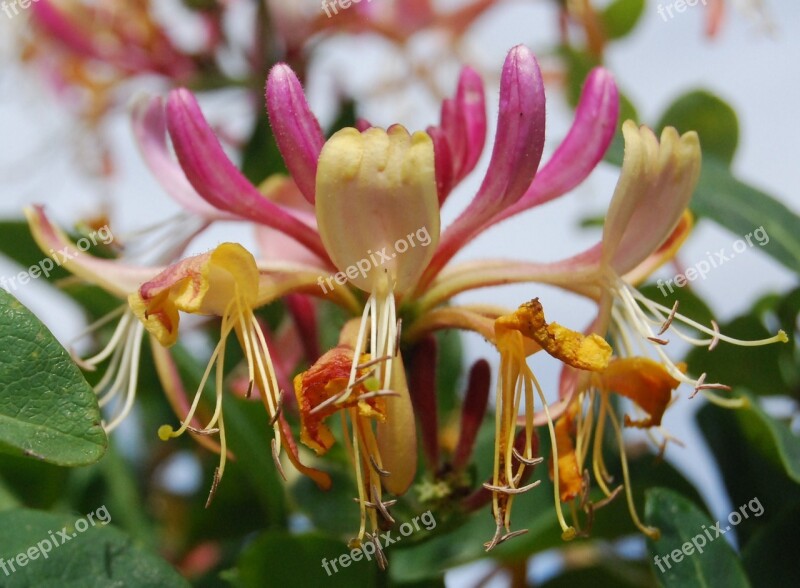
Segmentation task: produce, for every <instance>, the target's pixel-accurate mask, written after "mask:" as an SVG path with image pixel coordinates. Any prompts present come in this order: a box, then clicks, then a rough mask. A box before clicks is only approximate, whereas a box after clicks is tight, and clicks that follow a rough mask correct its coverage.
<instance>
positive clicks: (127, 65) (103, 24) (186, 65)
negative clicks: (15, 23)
mask: <svg viewBox="0 0 800 588" xmlns="http://www.w3.org/2000/svg"><path fill="white" fill-rule="evenodd" d="M30 10H31V17H32V18H31V23H32V27H31V28H32V31H31V33H30V34H31V35H32V38H31V39H30V40H28V49H27V51H26V58H27V59H29V60H36V61H37V62H39V63H40V64H41V65H42V66H43V67H44V68H45V69H46V70H48V71H49V72H51V75H52V76H53V77H54V81H55V82H56V83H55V85H56V87H57V88H59V87H63V88H66V89H70V90H72V93H71V95H72V98H73V99H74V97H75V95H76V94H77V95H78V96H79V97H80V99H81V100H82V101H83V103H82V104H80V105H79V108H80V109H81V111H82V114H83V115H84V116H85V117H86V118H87V120H88V122H90V123H91V124H96V123H97V122H99V121H100V119H101V118H102V116H103V115H104V114H105V113H106V112H107V110H108V109H109V108H110V107H112V106H113V105H114V103H115V102H116V101H117V100H118V99H117V98H116V97H115V96H114V91H115V89H116V88H117V87H119V86H120V85H121V84H122V83H124V82H125V81H127V80H129V79H131V78H133V77H136V76H140V75H143V74H155V75H158V76H162V77H164V78H167V79H171V80H176V81H178V82H184V83H185V82H186V81H187V80H188V79H189V78H190V77H191V76H193V75H194V73H195V72H196V71H197V68H198V66H197V64H196V63H195V61H194V59H193V57H192V56H190V55H186V54H185V53H184V52H182V51H181V50H179V49H178V48H177V47H176V45H175V44H174V43H173V41H172V40H171V39H170V37H169V35H168V34H167V33H166V32H165V30H164V29H163V27H162V26H161V25H160V24H158V22H157V19H156V18H155V16H154V14H153V13H152V7H151V3H150V2H138V1H132V0H123V1H121V2H118V3H115V4H113V5H111V4H103V3H100V4H98V3H87V2H82V1H80V0H64V1H55V0H39V1H38V2H36V3H34V4H33V5H32V6H31V8H30ZM76 90H78V91H77V92H76Z"/></svg>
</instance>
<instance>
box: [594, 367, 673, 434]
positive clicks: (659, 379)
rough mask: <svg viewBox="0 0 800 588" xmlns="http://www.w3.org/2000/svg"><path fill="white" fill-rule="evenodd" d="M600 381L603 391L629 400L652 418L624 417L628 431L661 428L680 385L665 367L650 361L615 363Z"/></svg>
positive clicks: (603, 373)
mask: <svg viewBox="0 0 800 588" xmlns="http://www.w3.org/2000/svg"><path fill="white" fill-rule="evenodd" d="M598 378H599V381H600V387H601V388H602V389H603V390H607V391H609V392H616V393H617V394H620V395H621V396H624V397H625V398H630V399H631V400H633V401H634V402H635V403H636V404H638V405H639V406H640V407H641V408H642V410H644V411H645V412H646V413H647V414H648V415H650V416H649V417H648V418H645V419H642V420H639V421H632V420H631V419H630V417H628V415H625V426H626V427H638V428H640V429H644V428H647V427H654V426H655V427H657V426H659V425H660V424H661V417H662V416H663V415H664V411H665V410H666V409H667V405H668V404H669V401H670V399H671V398H672V391H673V390H674V389H675V388H677V387H678V385H679V384H680V382H679V381H678V380H676V379H675V378H673V377H672V376H671V375H670V374H669V372H667V370H666V368H664V366H663V365H661V364H660V363H658V362H657V361H653V360H652V359H649V358H647V357H628V358H622V359H614V360H612V361H611V362H610V363H609V364H608V367H607V368H606V369H605V370H604V371H603V372H602V373H601V374H599V375H598Z"/></svg>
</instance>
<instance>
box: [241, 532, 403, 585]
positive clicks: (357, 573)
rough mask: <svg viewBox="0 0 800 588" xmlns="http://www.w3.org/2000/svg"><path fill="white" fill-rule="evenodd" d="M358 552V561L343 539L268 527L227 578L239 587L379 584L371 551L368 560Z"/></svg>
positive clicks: (376, 568)
mask: <svg viewBox="0 0 800 588" xmlns="http://www.w3.org/2000/svg"><path fill="white" fill-rule="evenodd" d="M355 552H357V553H359V554H360V555H357V556H356V557H357V558H358V561H354V560H353V559H352V558H351V556H350V554H351V553H354V552H351V550H350V549H348V548H347V544H346V543H345V542H344V541H339V540H336V539H331V538H329V537H324V536H322V535H317V534H308V535H290V534H288V533H285V532H281V531H267V532H266V533H264V534H262V535H261V536H260V537H259V538H258V539H256V540H255V541H253V543H251V544H250V546H248V548H247V549H246V550H245V552H244V553H243V554H242V556H241V558H240V560H239V564H238V566H237V569H236V570H235V571H231V572H228V573H227V574H226V579H228V580H229V581H230V582H231V583H232V584H233V585H234V586H237V587H240V588H261V587H263V586H326V587H330V588H337V587H342V588H358V587H362V588H369V587H372V586H378V585H379V583H378V574H379V573H380V572H379V570H378V566H377V564H376V563H375V559H374V558H373V557H372V556H371V555H370V558H371V560H370V561H367V560H366V559H365V555H364V553H363V552H361V551H360V550H355ZM325 563H327V571H326V566H325ZM342 564H345V565H342ZM390 565H391V564H390Z"/></svg>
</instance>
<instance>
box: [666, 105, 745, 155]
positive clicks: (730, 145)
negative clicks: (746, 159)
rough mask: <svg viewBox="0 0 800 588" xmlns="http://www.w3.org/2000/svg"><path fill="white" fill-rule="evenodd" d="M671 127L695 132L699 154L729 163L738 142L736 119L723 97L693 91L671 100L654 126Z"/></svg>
mask: <svg viewBox="0 0 800 588" xmlns="http://www.w3.org/2000/svg"><path fill="white" fill-rule="evenodd" d="M666 126H672V127H675V128H676V129H678V131H679V132H680V133H686V132H688V131H697V134H698V135H700V145H701V147H702V149H703V156H704V157H705V156H707V155H714V156H715V157H717V158H718V159H719V160H720V161H723V162H725V163H726V164H728V165H730V163H731V161H733V156H734V154H735V153H736V146H737V145H738V143H739V119H738V118H737V116H736V112H735V111H734V110H733V108H731V107H730V106H729V105H728V104H727V103H726V102H725V101H724V100H722V99H721V98H719V97H718V96H715V95H714V94H711V93H710V92H706V91H704V90H695V91H693V92H689V93H688V94H685V95H683V96H681V97H680V98H678V99H677V100H676V101H675V102H673V103H672V104H671V105H670V106H669V108H667V110H666V112H665V113H664V114H663V115H662V117H661V120H660V121H658V125H656V128H657V129H659V131H660V130H661V129H663V128H664V127H666Z"/></svg>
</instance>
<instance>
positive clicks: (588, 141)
mask: <svg viewBox="0 0 800 588" xmlns="http://www.w3.org/2000/svg"><path fill="white" fill-rule="evenodd" d="M618 119H619V92H618V90H617V85H616V83H615V82H614V77H613V76H612V75H611V72H609V71H608V70H606V69H603V68H600V67H598V68H595V69H594V70H592V72H591V73H590V74H589V77H588V78H587V79H586V83H585V84H584V87H583V92H582V93H581V99H580V102H579V103H578V107H577V109H576V111H575V120H574V122H573V123H572V127H571V128H570V131H569V133H568V134H567V136H566V138H565V139H564V141H562V143H561V145H559V147H558V149H556V151H555V153H553V156H552V157H551V158H550V160H549V161H548V162H547V163H546V164H545V166H544V167H543V168H542V169H541V170H540V171H539V173H538V174H537V176H536V181H535V182H533V184H531V186H530V188H529V189H528V191H527V192H526V193H525V194H524V195H523V196H522V198H520V199H519V201H518V202H517V203H516V204H514V205H513V206H510V207H509V208H507V209H506V210H504V211H502V212H501V213H500V214H498V215H497V216H496V217H495V218H493V219H492V220H491V222H490V223H488V224H487V225H486V226H485V227H484V229H486V228H488V227H489V226H491V225H494V224H497V223H498V222H500V221H502V220H504V219H507V218H509V217H511V216H514V215H515V214H519V213H520V212H522V211H524V210H528V209H529V208H533V207H534V206H539V205H540V204H544V203H545V202H549V201H550V200H553V199H554V198H557V197H559V196H562V195H563V194H566V193H567V192H569V191H570V190H572V189H573V188H575V187H576V186H578V185H579V184H580V183H581V182H583V180H585V179H586V177H587V176H588V175H589V173H590V172H591V171H592V170H593V169H594V168H595V167H596V166H597V164H598V163H600V160H601V159H602V158H603V155H604V154H605V152H606V150H607V149H608V146H609V145H610V144H611V140H612V139H613V138H614V133H615V132H616V128H617V120H618Z"/></svg>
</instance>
